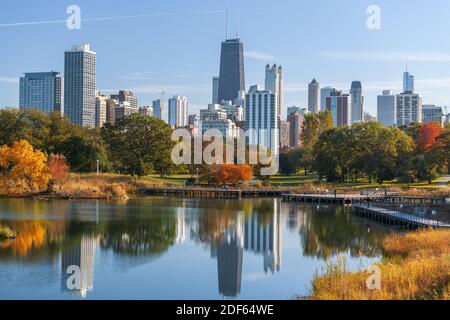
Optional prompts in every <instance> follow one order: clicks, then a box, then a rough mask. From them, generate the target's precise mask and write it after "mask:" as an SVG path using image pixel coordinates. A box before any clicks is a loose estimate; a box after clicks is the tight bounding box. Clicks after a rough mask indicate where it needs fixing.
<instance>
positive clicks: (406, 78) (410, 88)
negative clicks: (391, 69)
mask: <svg viewBox="0 0 450 320" xmlns="http://www.w3.org/2000/svg"><path fill="white" fill-rule="evenodd" d="M403 92H410V93H414V76H413V75H412V74H410V73H409V72H408V61H406V71H405V72H404V73H403Z"/></svg>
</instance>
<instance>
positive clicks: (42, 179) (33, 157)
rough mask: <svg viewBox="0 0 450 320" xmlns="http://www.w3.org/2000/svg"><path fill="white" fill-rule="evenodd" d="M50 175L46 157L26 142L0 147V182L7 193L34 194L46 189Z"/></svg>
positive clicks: (21, 141)
mask: <svg viewBox="0 0 450 320" xmlns="http://www.w3.org/2000/svg"><path fill="white" fill-rule="evenodd" d="M50 177H51V174H50V171H49V168H48V166H47V156H46V155H45V154H44V153H43V152H42V151H40V150H35V149H34V148H33V146H32V145H31V144H30V143H29V142H28V141H26V140H20V141H18V142H15V143H14V144H13V145H12V147H9V146H7V145H3V146H2V147H0V180H1V181H2V185H4V186H5V189H6V190H4V191H6V192H8V193H28V192H29V193H35V192H41V191H44V190H46V189H47V185H48V182H49V180H50Z"/></svg>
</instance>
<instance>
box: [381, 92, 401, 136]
mask: <svg viewBox="0 0 450 320" xmlns="http://www.w3.org/2000/svg"><path fill="white" fill-rule="evenodd" d="M377 120H378V121H379V122H381V123H382V124H383V125H385V126H386V127H395V126H396V125H397V101H396V98H395V95H393V94H391V91H390V90H383V94H382V95H379V96H378V97H377Z"/></svg>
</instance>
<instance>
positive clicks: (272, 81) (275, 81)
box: [265, 64, 283, 116]
mask: <svg viewBox="0 0 450 320" xmlns="http://www.w3.org/2000/svg"><path fill="white" fill-rule="evenodd" d="M265 89H266V91H270V92H272V93H275V94H276V95H277V102H278V115H279V116H281V113H282V108H283V69H282V68H281V66H277V65H276V64H274V65H273V66H272V67H270V65H269V64H267V65H266V78H265Z"/></svg>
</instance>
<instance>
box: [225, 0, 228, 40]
mask: <svg viewBox="0 0 450 320" xmlns="http://www.w3.org/2000/svg"><path fill="white" fill-rule="evenodd" d="M225 40H228V8H227V10H226V14H225Z"/></svg>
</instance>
